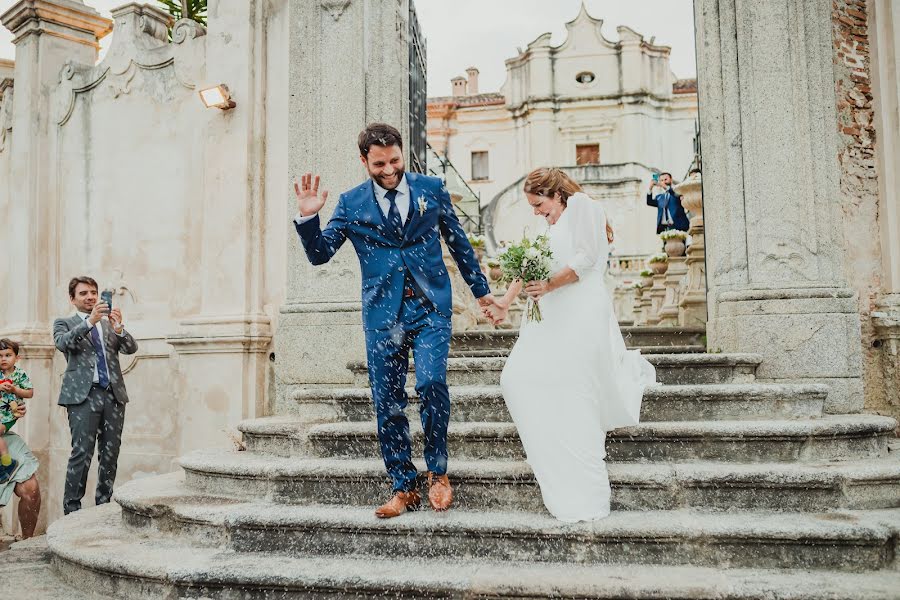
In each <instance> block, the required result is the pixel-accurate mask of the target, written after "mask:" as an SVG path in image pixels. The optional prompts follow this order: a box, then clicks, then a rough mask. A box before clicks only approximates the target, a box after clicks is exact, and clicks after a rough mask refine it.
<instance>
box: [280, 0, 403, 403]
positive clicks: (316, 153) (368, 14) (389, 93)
mask: <svg viewBox="0 0 900 600" xmlns="http://www.w3.org/2000/svg"><path fill="white" fill-rule="evenodd" d="M408 12H409V6H408V2H407V1H405V0H403V1H400V2H366V1H363V0H339V1H338V0H328V1H322V2H307V1H306V0H289V18H290V31H289V59H288V64H289V65H290V66H289V72H288V78H289V79H288V80H289V84H288V88H289V93H290V102H289V106H288V109H289V110H288V133H289V141H288V169H289V172H290V173H291V174H292V175H294V176H296V177H298V178H299V177H300V176H301V175H302V174H303V173H307V172H313V173H317V174H319V175H320V176H321V189H326V190H330V192H331V196H330V198H329V201H328V204H326V206H325V208H324V209H323V211H322V213H321V215H320V216H321V218H322V226H323V227H324V226H325V224H326V222H327V220H328V218H329V216H330V215H331V212H332V211H333V209H334V206H335V203H336V202H337V200H338V198H339V196H340V193H341V192H343V191H344V190H347V189H350V188H351V187H353V186H355V185H357V184H359V183H360V182H361V181H364V180H365V178H366V177H368V175H367V174H366V173H365V170H364V168H363V167H362V166H361V165H360V162H359V150H358V148H357V147H356V138H357V136H358V134H359V132H360V131H361V130H362V129H363V128H364V127H365V126H366V125H367V124H368V123H371V122H373V121H383V122H387V123H390V124H392V125H394V126H395V127H397V128H398V129H399V130H400V132H401V134H403V135H404V137H407V134H408V121H409V119H408V114H409V67H408V63H409V48H408V46H407V37H408V33H407V31H408ZM407 146H408V145H407ZM407 162H408V161H407ZM284 184H285V185H284V200H285V204H284V205H283V209H282V210H283V212H284V223H285V235H287V236H288V260H287V269H288V273H287V289H286V300H285V304H284V305H283V306H282V307H281V311H280V312H281V315H280V320H279V324H278V334H277V336H276V346H277V348H276V359H275V371H276V379H277V381H276V384H277V398H276V412H282V409H283V408H284V405H285V403H289V402H290V391H291V390H292V389H296V388H298V387H300V386H305V385H310V384H349V383H351V382H352V381H353V375H352V374H351V372H350V371H349V370H347V363H348V362H350V361H353V360H365V343H364V335H363V328H362V315H361V304H360V279H359V264H358V261H357V258H356V256H355V254H354V252H353V248H352V247H351V245H350V244H349V243H347V244H345V246H344V248H342V249H341V250H340V251H339V252H338V253H337V254H336V255H335V257H334V258H333V259H332V260H331V262H330V263H328V264H327V265H323V266H319V267H313V266H312V265H310V264H309V261H308V260H307V258H306V256H305V255H304V252H303V248H302V246H301V244H300V241H299V239H298V238H297V234H296V232H295V231H294V228H293V225H292V223H291V222H290V220H291V219H292V218H293V216H294V215H295V214H296V211H297V207H296V200H295V198H294V194H293V191H292V189H291V186H290V184H289V182H288V181H285V182H284Z"/></svg>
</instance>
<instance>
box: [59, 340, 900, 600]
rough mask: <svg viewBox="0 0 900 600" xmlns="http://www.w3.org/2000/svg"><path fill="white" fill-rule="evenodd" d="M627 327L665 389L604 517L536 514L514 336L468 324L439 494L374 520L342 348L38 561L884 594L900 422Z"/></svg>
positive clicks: (202, 579)
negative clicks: (508, 399) (221, 440)
mask: <svg viewBox="0 0 900 600" xmlns="http://www.w3.org/2000/svg"><path fill="white" fill-rule="evenodd" d="M625 334H626V338H627V340H628V341H629V343H630V345H632V346H636V347H641V348H642V349H643V350H644V351H645V352H646V353H647V354H648V357H649V359H650V360H651V361H652V362H653V363H654V364H655V365H656V367H657V373H658V377H659V380H660V381H661V382H662V383H664V384H665V385H664V386H662V387H659V388H654V389H651V390H648V392H647V394H646V396H645V399H644V406H643V410H642V419H643V422H642V423H641V424H640V425H638V426H636V427H631V428H626V429H621V430H617V431H614V432H611V433H610V435H609V436H608V445H607V448H608V453H609V462H610V465H609V475H610V481H611V484H612V487H613V508H614V512H613V513H612V514H611V515H610V517H609V518H607V519H604V520H602V521H598V522H594V523H580V524H574V525H566V524H561V523H559V522H557V521H556V520H554V519H553V518H551V517H550V516H549V515H547V513H546V512H545V510H544V508H543V505H542V503H541V497H540V490H539V489H538V487H537V484H536V483H535V481H534V478H533V476H532V474H531V472H530V469H529V468H528V465H527V464H526V463H525V462H524V460H523V459H524V457H523V453H522V449H521V446H520V444H519V440H518V438H517V436H516V431H515V428H514V427H513V426H512V424H511V423H510V421H509V415H508V414H507V412H506V409H505V406H504V404H503V400H502V397H501V396H500V393H499V389H498V386H497V382H498V380H499V375H500V371H501V369H502V367H503V362H504V358H503V357H504V356H505V355H506V353H507V352H508V349H509V347H510V346H511V344H512V342H513V341H514V339H515V334H514V333H511V332H475V333H465V334H459V335H456V336H454V351H453V358H451V361H450V362H451V365H450V371H449V379H450V383H451V386H452V389H451V394H452V398H453V413H452V423H451V428H450V440H449V446H450V452H451V463H450V464H451V471H450V474H451V479H452V481H453V483H454V486H455V490H456V504H455V509H454V510H452V511H450V512H448V513H443V514H438V513H434V512H432V511H430V510H423V511H419V512H416V513H410V514H407V515H403V516H402V517H399V518H397V519H392V520H389V521H380V520H378V519H376V518H375V517H374V515H373V514H372V511H373V509H374V507H375V506H376V505H377V504H379V503H380V502H382V501H383V500H384V499H386V498H387V496H388V494H389V484H388V482H387V479H386V476H385V474H384V470H383V465H382V463H381V459H380V456H379V453H378V446H377V442H376V437H375V428H374V422H373V414H372V407H371V400H370V397H369V395H368V390H367V389H366V388H365V387H364V386H365V381H366V378H365V365H363V364H353V365H350V369H351V370H352V371H353V373H354V374H355V376H356V378H357V385H356V386H355V387H348V388H345V389H335V388H308V389H303V390H299V391H297V392H296V393H295V394H294V397H293V400H294V407H293V410H292V411H291V414H285V415H279V416H275V417H270V418H265V419H257V420H252V421H247V422H244V423H242V424H241V425H240V429H241V431H242V432H243V435H244V441H245V444H246V447H247V450H246V451H242V452H227V451H221V450H217V451H201V452H196V453H193V454H191V455H189V456H186V457H184V458H183V459H182V460H181V464H182V467H183V472H182V473H177V474H172V475H167V476H164V477H155V478H150V479H143V480H137V481H134V482H131V483H129V484H127V485H125V486H121V487H120V488H119V489H118V490H117V493H116V501H117V503H118V505H115V504H113V505H107V506H105V507H102V508H99V509H92V510H85V511H82V512H81V513H77V514H75V515H72V516H70V517H68V518H66V519H63V520H61V521H57V522H56V523H54V524H53V526H52V527H51V529H50V531H49V533H48V542H49V547H50V550H51V552H52V562H53V565H54V567H55V569H56V572H57V574H58V575H59V577H61V578H62V579H63V580H65V581H66V582H67V583H68V584H69V585H70V586H72V588H74V589H77V590H81V591H84V590H90V591H92V592H95V593H100V594H105V595H108V596H110V597H115V598H224V599H238V598H240V599H242V600H247V599H263V598H265V599H267V600H270V599H276V598H278V599H288V598H290V599H293V598H372V597H392V598H466V599H474V598H485V599H487V598H603V599H614V598H615V599H624V598H632V599H645V598H646V599H650V598H654V599H659V598H683V599H688V598H690V599H713V598H715V599H723V598H727V599H732V598H733V599H738V598H739V599H751V598H752V599H773V598H785V599H787V598H791V599H813V598H815V599H822V598H834V599H838V598H840V599H851V598H852V599H857V598H858V599H863V598H865V599H866V600H874V599H885V600H886V599H895V600H896V599H897V598H900V569H898V560H897V554H898V534H900V457H898V456H897V455H898V453H897V452H891V451H890V450H889V445H890V444H891V443H893V440H894V429H895V427H896V422H895V421H893V420H892V419H889V418H884V417H879V416H874V415H825V414H823V412H822V407H823V403H824V400H825V397H826V395H827V393H828V389H827V388H826V387H824V386H821V385H783V384H782V385H776V384H767V383H759V382H756V381H755V371H756V367H757V366H758V365H759V363H760V358H759V357H758V356H754V355H725V354H703V353H696V352H692V350H696V349H698V347H699V348H702V345H701V344H702V335H703V332H702V331H692V330H679V329H675V328H640V327H639V328H627V329H626V330H625ZM666 350H668V352H666ZM410 387H411V384H410ZM410 395H411V400H412V401H411V403H410V408H409V414H410V416H411V417H413V418H411V419H410V422H411V425H412V428H413V431H414V432H416V431H418V425H417V422H418V419H417V416H416V409H417V407H416V403H415V398H414V397H413V396H414V394H413V393H412V392H410ZM548 401H552V398H550V399H548ZM415 437H416V440H417V444H418V447H417V450H416V451H417V452H418V453H419V455H421V445H420V436H419V435H416V436H415ZM421 467H422V465H421V464H420V468H421Z"/></svg>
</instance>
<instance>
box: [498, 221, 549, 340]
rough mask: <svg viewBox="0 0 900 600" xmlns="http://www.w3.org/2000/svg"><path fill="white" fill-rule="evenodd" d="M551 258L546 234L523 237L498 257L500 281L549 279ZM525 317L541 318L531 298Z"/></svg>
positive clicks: (538, 308)
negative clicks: (532, 237)
mask: <svg viewBox="0 0 900 600" xmlns="http://www.w3.org/2000/svg"><path fill="white" fill-rule="evenodd" d="M552 258H553V253H552V252H550V239H549V238H548V237H547V236H546V235H540V236H538V237H536V238H535V239H534V240H529V239H528V238H527V237H523V238H522V241H520V242H519V243H518V244H512V245H511V246H509V247H507V248H506V250H504V252H503V254H501V255H500V256H499V257H498V259H499V261H500V270H501V271H503V276H502V278H501V281H504V282H506V283H512V282H513V281H515V280H516V279H521V280H522V281H523V282H528V281H541V280H545V279H549V278H550V275H551V273H550V268H551V259H552ZM525 318H526V319H529V320H534V321H537V322H540V320H541V308H540V306H538V303H537V302H536V301H534V300H532V299H531V298H529V299H528V306H527V308H526V310H525Z"/></svg>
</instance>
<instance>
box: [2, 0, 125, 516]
mask: <svg viewBox="0 0 900 600" xmlns="http://www.w3.org/2000/svg"><path fill="white" fill-rule="evenodd" d="M0 22H2V23H3V25H4V26H5V27H6V28H7V29H9V30H10V31H11V32H12V34H13V36H14V39H13V43H14V44H15V45H16V60H15V67H14V68H15V73H14V76H13V79H14V81H15V87H14V88H11V87H8V88H7V89H6V90H5V91H4V95H6V94H11V95H12V109H11V113H10V117H11V118H10V122H9V123H8V126H9V131H10V132H11V133H10V134H9V135H8V136H7V135H6V134H7V133H8V132H2V133H0V137H5V138H6V139H5V143H3V144H2V147H3V151H4V152H9V153H10V172H12V173H15V174H16V177H14V178H13V179H12V180H10V181H9V182H8V186H9V198H10V199H11V201H10V204H9V206H8V212H7V219H8V222H9V223H12V224H15V226H10V227H7V228H6V236H5V237H4V240H3V242H4V245H5V246H6V247H7V248H10V249H14V255H15V259H14V260H10V261H8V266H7V268H6V270H5V273H4V280H5V281H7V282H16V283H15V285H4V286H3V291H2V292H0V301H2V303H3V313H4V323H3V330H2V336H3V337H10V338H12V339H15V340H18V341H19V342H20V343H21V344H22V346H23V350H22V352H21V358H22V361H23V362H22V364H23V366H24V368H25V369H26V370H27V371H28V372H29V376H30V377H31V379H32V381H33V382H34V385H35V389H36V393H35V397H34V399H33V400H31V402H30V403H29V412H28V418H27V419H25V420H24V421H23V423H22V425H21V426H20V427H21V429H19V428H17V431H18V433H19V434H20V435H22V436H23V437H24V439H25V441H26V443H28V445H29V447H30V448H31V450H32V452H34V454H35V456H36V457H37V458H38V460H39V461H41V463H42V464H43V465H49V464H50V456H49V450H50V420H51V415H52V411H54V409H55V404H56V398H55V396H54V394H55V390H56V389H57V384H56V382H55V381H53V379H52V377H51V371H52V361H53V357H54V356H55V355H56V349H55V347H54V345H53V340H52V338H51V336H50V322H51V319H52V318H53V317H55V316H56V315H53V314H51V313H50V310H51V307H52V306H54V305H55V302H54V301H52V300H55V299H52V296H53V294H55V292H56V289H55V288H54V287H53V285H54V283H55V280H54V279H53V278H52V277H49V276H48V274H50V273H52V272H53V268H52V267H53V263H52V260H53V257H54V256H55V255H54V250H55V240H54V239H53V238H52V237H51V234H52V232H53V231H54V230H55V229H54V224H55V214H54V207H55V196H54V194H53V190H54V189H55V172H54V170H53V169H52V165H51V162H50V161H49V159H48V156H49V154H50V141H49V134H50V128H51V125H52V124H51V119H50V114H51V110H50V103H51V99H50V96H51V93H52V91H53V90H54V89H55V88H56V86H57V84H58V82H59V77H60V72H61V71H62V69H63V67H64V65H65V64H66V63H67V62H68V61H73V62H79V63H83V64H93V63H94V62H95V61H96V59H97V50H98V49H99V47H100V39H101V38H102V37H103V36H105V35H106V34H108V33H109V32H110V31H111V30H112V22H111V21H110V20H109V19H106V18H104V17H101V16H100V14H99V13H98V12H97V11H96V10H94V9H93V8H91V7H89V6H86V5H85V4H84V3H83V2H81V1H80V0H22V1H20V2H16V3H15V4H13V5H12V7H11V8H10V9H9V10H7V11H6V12H4V13H3V14H2V15H0ZM13 91H14V93H13ZM38 479H39V481H40V484H41V489H42V494H43V497H44V498H43V499H44V502H45V507H46V509H45V510H42V511H41V513H42V514H41V521H40V522H39V523H38V531H39V532H40V531H42V530H43V528H44V526H45V524H46V520H47V515H48V514H50V513H51V512H52V509H51V507H50V506H49V502H47V500H48V493H49V491H50V489H51V485H50V472H49V470H48V469H47V468H42V469H40V470H39V471H38ZM11 508H12V505H11V506H10V507H9V508H8V509H7V510H11ZM8 516H9V517H10V520H7V521H5V522H6V523H11V524H12V525H13V526H17V523H16V522H15V520H14V519H15V517H14V516H13V515H12V514H8Z"/></svg>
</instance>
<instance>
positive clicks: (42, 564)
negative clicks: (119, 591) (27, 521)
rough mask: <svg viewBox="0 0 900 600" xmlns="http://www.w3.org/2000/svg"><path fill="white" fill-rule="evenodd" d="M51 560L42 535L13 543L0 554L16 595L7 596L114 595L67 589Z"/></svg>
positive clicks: (44, 599)
mask: <svg viewBox="0 0 900 600" xmlns="http://www.w3.org/2000/svg"><path fill="white" fill-rule="evenodd" d="M51 557H52V554H51V552H50V549H49V548H48V547H47V536H43V535H41V536H37V537H33V538H31V539H28V540H23V541H21V542H16V543H15V544H13V545H12V546H10V548H9V549H8V550H5V551H3V553H2V554H0V558H2V560H3V572H4V574H5V575H6V576H7V577H8V578H9V580H11V581H15V592H14V593H11V594H9V595H10V596H12V597H15V598H27V599H29V600H63V599H65V600H113V596H107V595H102V596H101V595H99V594H97V593H96V592H92V591H91V590H89V589H83V588H80V587H75V588H73V587H72V586H69V585H68V584H67V583H66V582H65V581H63V579H62V578H60V577H59V576H58V574H57V573H55V572H54V570H53V568H52V567H51V566H50V560H51Z"/></svg>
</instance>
